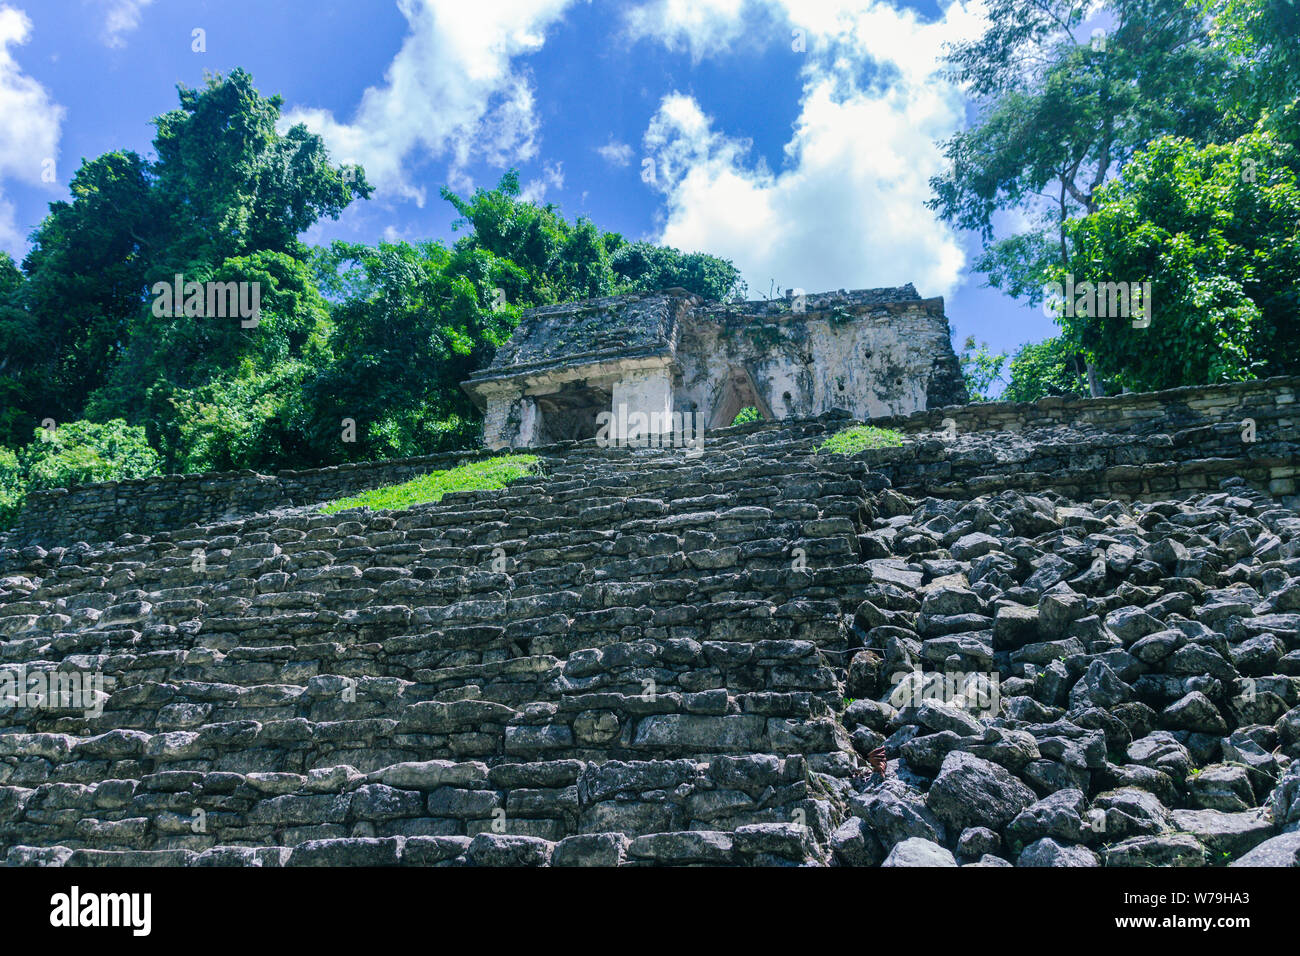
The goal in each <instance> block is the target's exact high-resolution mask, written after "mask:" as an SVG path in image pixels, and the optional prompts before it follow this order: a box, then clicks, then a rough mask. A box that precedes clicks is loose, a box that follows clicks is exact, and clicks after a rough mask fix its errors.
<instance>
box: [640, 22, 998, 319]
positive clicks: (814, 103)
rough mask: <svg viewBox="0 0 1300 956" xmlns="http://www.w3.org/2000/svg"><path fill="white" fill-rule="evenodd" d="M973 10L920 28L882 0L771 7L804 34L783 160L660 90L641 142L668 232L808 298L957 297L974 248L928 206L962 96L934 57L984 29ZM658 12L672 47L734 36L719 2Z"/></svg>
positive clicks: (756, 285) (658, 29) (759, 280)
mask: <svg viewBox="0 0 1300 956" xmlns="http://www.w3.org/2000/svg"><path fill="white" fill-rule="evenodd" d="M752 2H753V0H751V3H747V4H745V5H744V7H745V8H749V7H750V6H752ZM977 4H978V0H964V2H962V0H959V2H954V3H952V4H951V5H950V6H949V7H947V9H946V10H945V11H944V13H943V15H942V16H941V17H940V18H939V19H937V20H933V21H924V20H921V19H920V18H919V17H918V16H917V15H916V13H915V12H914V11H911V10H908V9H900V8H898V7H894V6H892V5H891V4H890V3H888V2H884V0H867V2H858V3H851V2H840V0H797V2H794V0H791V2H790V3H789V5H788V6H787V5H786V4H785V3H784V2H777V0H771V2H769V3H768V8H769V11H771V12H774V15H778V16H779V17H780V18H781V19H783V21H784V26H783V28H782V30H783V32H781V33H779V34H776V35H779V36H783V37H784V36H789V33H790V31H791V30H799V31H801V32H802V36H803V37H804V39H805V41H806V52H805V53H804V54H802V55H803V56H805V57H806V63H805V65H804V66H803V68H802V81H803V89H802V93H801V101H800V110H799V115H798V116H797V118H796V119H795V122H794V126H793V134H792V137H791V138H790V140H789V141H788V142H787V143H786V144H785V155H784V157H783V159H784V161H783V163H782V166H781V168H780V169H779V170H777V171H772V170H769V169H768V168H767V167H766V166H765V165H764V164H763V163H762V162H756V161H753V160H751V159H750V155H751V150H750V144H749V143H748V142H746V141H745V140H743V139H738V138H735V137H731V136H728V135H725V134H724V133H722V132H720V131H719V130H717V129H716V128H715V123H714V122H713V120H712V119H711V118H710V117H709V116H708V115H707V114H706V113H705V112H704V110H703V108H702V107H701V106H700V104H699V102H698V101H697V100H696V99H694V98H693V97H691V96H687V95H683V94H681V93H673V94H670V95H668V96H665V97H664V98H663V100H662V101H661V103H660V106H659V109H658V111H657V112H656V114H655V115H654V117H653V118H652V119H651V121H650V123H649V126H648V127H647V130H646V133H645V140H644V145H645V147H646V151H647V155H648V156H649V157H650V158H651V159H652V160H653V161H654V164H655V165H654V177H653V185H654V186H655V187H656V188H658V189H659V190H660V191H661V192H662V194H663V197H664V205H665V208H664V216H663V220H662V227H661V229H660V232H659V236H658V237H657V238H658V239H659V241H662V242H665V243H668V244H670V245H674V246H678V247H680V248H684V249H701V250H707V251H709V252H712V253H715V254H718V255H723V256H727V257H729V258H731V259H733V260H734V261H735V262H736V264H737V266H739V267H740V268H741V270H742V271H743V273H744V275H745V278H746V280H747V281H748V282H749V285H750V288H751V289H755V290H766V289H767V288H768V285H769V282H770V280H773V279H775V280H776V281H777V282H778V283H780V284H781V285H782V286H784V287H787V288H788V287H798V288H804V289H806V290H808V291H821V290H824V289H835V288H860V287H871V286H879V285H896V284H901V283H903V282H907V281H911V282H914V283H915V284H916V286H917V288H918V290H920V291H921V293H922V294H923V295H937V294H942V295H947V294H950V293H951V292H952V291H953V290H954V289H955V288H956V287H957V285H958V282H959V279H960V276H961V272H962V269H963V267H964V265H965V256H964V253H963V251H962V247H961V243H960V240H959V237H958V236H957V234H956V233H955V232H954V231H953V230H952V229H951V228H950V227H948V226H947V225H946V224H944V223H941V222H939V221H938V220H936V219H935V217H934V215H933V214H932V213H931V212H930V211H929V210H927V209H926V208H925V206H924V203H925V200H926V199H927V198H929V196H930V188H929V179H930V177H931V176H934V175H937V174H938V173H940V172H941V171H942V170H943V168H944V167H943V158H942V155H941V154H940V151H939V148H938V147H937V146H936V141H938V140H941V139H943V138H945V137H947V136H949V135H950V134H951V133H953V132H954V131H955V130H957V129H958V128H959V127H960V125H961V123H962V120H963V111H964V105H965V98H964V96H963V94H962V92H961V91H960V90H959V89H957V88H956V87H955V86H953V85H952V84H950V83H948V82H947V81H945V80H943V79H942V77H940V76H939V75H938V68H939V64H938V59H939V56H940V55H941V53H942V47H943V44H944V43H945V42H952V41H955V40H958V39H962V38H966V37H970V36H974V35H977V34H978V33H979V32H980V31H981V30H982V29H983V22H984V21H983V19H982V14H981V10H980V8H979V7H978V5H977ZM652 6H653V8H654V9H655V10H656V11H657V13H658V15H659V17H660V19H658V20H656V21H654V23H655V26H654V28H653V29H654V31H655V33H654V36H655V37H657V38H658V39H659V40H661V41H662V42H664V43H666V44H668V45H670V46H671V45H673V44H678V45H680V44H683V43H689V42H693V41H692V40H691V39H690V38H692V37H698V36H707V37H712V38H714V40H715V42H717V43H719V44H721V43H722V39H720V38H726V37H729V36H732V34H731V33H729V30H730V29H731V27H729V26H728V24H727V23H725V22H721V21H723V20H725V18H726V17H727V16H731V15H733V14H730V13H729V12H728V11H729V8H730V7H731V6H732V5H731V4H728V3H724V2H723V0H711V2H709V3H706V4H705V5H704V6H702V7H701V6H696V7H694V9H693V12H690V13H686V14H683V15H682V16H681V17H678V18H676V19H675V18H674V11H675V10H676V9H677V8H676V6H675V4H674V3H673V2H672V0H658V2H656V3H654V4H653V5H652ZM701 11H703V14H702V13H701ZM704 14H707V15H708V16H706V17H705V19H703V20H702V19H701V16H702V15H704ZM709 16H711V17H712V18H713V19H708V17H709ZM715 21H719V22H715ZM650 22H651V21H650V20H648V19H647V20H646V21H645V26H644V27H643V30H644V31H649V30H651V27H650V26H649V24H650ZM787 28H788V29H787ZM647 35H649V34H647ZM739 36H741V34H736V35H735V37H733V39H732V40H731V41H730V42H733V43H734V42H740V40H739V39H737V38H738V37H739ZM752 42H755V43H765V42H770V41H769V40H768V39H767V38H766V37H753V38H752ZM702 48H704V47H702ZM718 48H719V49H722V48H724V47H723V46H719V47H718ZM791 55H792V56H793V55H800V54H797V53H794V52H792V54H791ZM643 178H645V177H643Z"/></svg>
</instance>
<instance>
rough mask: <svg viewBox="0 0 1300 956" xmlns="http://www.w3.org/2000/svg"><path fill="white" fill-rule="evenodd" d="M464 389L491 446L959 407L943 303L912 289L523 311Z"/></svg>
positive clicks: (640, 297)
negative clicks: (644, 421)
mask: <svg viewBox="0 0 1300 956" xmlns="http://www.w3.org/2000/svg"><path fill="white" fill-rule="evenodd" d="M464 387H465V389H466V391H468V392H469V394H470V395H471V396H473V398H474V400H475V402H477V403H478V405H479V407H480V408H482V409H483V413H484V425H483V439H484V443H485V444H486V445H487V446H488V447H489V448H504V447H515V448H529V447H537V446H541V445H547V444H551V443H553V442H557V441H566V440H580V439H584V438H591V437H593V436H595V435H596V433H597V427H598V426H597V419H598V417H599V415H600V413H601V412H611V414H615V415H617V412H618V410H619V409H620V407H622V408H623V409H624V411H625V413H632V414H635V413H637V412H640V413H644V414H645V415H646V416H647V418H648V420H649V422H650V423H651V430H652V431H669V430H670V429H669V427H668V425H667V423H669V422H671V421H673V416H674V414H676V415H677V416H679V417H680V416H691V420H692V421H693V422H697V423H698V424H699V426H700V427H704V428H708V429H713V428H722V427H726V426H728V425H730V424H731V423H732V420H733V419H734V418H735V417H736V414H737V413H738V412H739V411H740V410H741V409H744V408H751V407H752V408H756V409H758V412H759V414H760V415H761V416H762V417H763V418H764V419H767V420H780V419H788V418H806V417H810V416H816V415H820V414H822V413H825V412H828V411H830V410H831V409H833V408H840V409H844V410H846V411H848V412H849V413H850V414H851V415H853V416H854V417H855V418H860V419H866V418H877V417H880V416H886V415H905V414H909V413H911V412H916V411H924V410H926V409H929V408H938V407H941V406H944V405H952V404H959V403H963V402H965V401H966V390H965V386H964V385H963V382H962V377H961V371H960V367H959V366H958V363H957V357H956V355H954V354H953V350H952V344H951V342H950V340H949V330H948V320H947V318H946V317H945V316H944V311H943V299H942V298H933V299H923V298H921V297H920V296H919V295H918V294H917V292H916V290H915V289H914V288H913V287H912V286H911V284H908V285H905V286H901V287H898V288H892V289H863V290H858V291H854V292H845V291H843V290H841V291H839V292H825V293H821V294H818V295H807V296H802V295H801V296H798V297H795V296H789V297H787V298H786V299H777V300H769V301H755V302H742V303H733V304H722V303H718V302H706V301H703V300H701V299H700V298H699V297H697V296H694V295H692V294H691V293H689V292H686V291H685V290H683V289H667V290H664V291H661V292H654V293H649V294H633V295H623V296H609V297H606V298H600V299H587V300H585V301H582V302H571V303H566V304H563V305H554V306H546V307H543V308H538V309H530V310H529V311H527V312H526V313H525V314H524V318H523V321H522V322H520V324H519V328H518V329H517V330H516V331H515V334H514V335H513V336H512V337H511V339H510V341H509V342H508V343H507V344H506V345H505V346H504V347H502V348H501V349H500V350H499V351H498V352H497V355H496V358H495V360H494V361H493V362H492V364H491V365H490V366H489V367H488V368H486V369H484V370H483V371H481V372H479V373H477V374H476V375H474V376H473V377H472V378H471V379H470V380H469V381H467V382H465V383H464ZM624 420H625V419H624ZM655 423H658V424H659V427H655Z"/></svg>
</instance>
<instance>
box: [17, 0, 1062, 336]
mask: <svg viewBox="0 0 1300 956" xmlns="http://www.w3.org/2000/svg"><path fill="white" fill-rule="evenodd" d="M982 23H983V21H982V19H981V6H980V0H959V2H956V3H952V4H946V5H940V4H938V3H936V2H934V0H919V2H917V3H915V4H907V3H904V2H902V0H897V2H894V3H891V2H889V0H874V2H873V0H627V2H618V3H615V2H610V0H595V2H588V0H472V2H471V0H395V2H394V0H277V2H275V3H268V2H266V0H0V249H6V250H8V251H10V252H11V253H13V254H14V255H15V257H21V256H22V254H23V253H24V252H25V251H26V248H27V241H26V237H27V236H28V234H29V233H30V232H31V231H32V229H34V228H35V227H36V225H37V224H38V223H39V222H40V219H41V217H42V216H43V215H44V213H45V210H46V207H47V205H48V203H49V202H50V201H52V200H54V199H59V198H64V197H65V196H66V195H67V182H68V180H69V178H70V176H71V175H72V173H73V172H74V171H75V168H76V166H77V165H78V164H79V163H80V161H81V159H82V158H83V157H93V156H97V155H99V154H100V153H103V152H106V151H109V150H112V149H121V148H129V149H134V150H137V151H139V152H142V153H149V152H150V140H151V138H152V132H153V130H152V127H151V126H150V120H151V119H152V118H153V117H154V116H156V115H157V114H159V113H162V112H164V111H166V110H168V109H171V108H173V107H174V106H175V103H176V94H175V86H176V84H178V83H183V84H186V85H190V86H194V85H199V84H201V83H202V81H203V75H204V72H205V71H213V72H227V71H229V70H230V69H232V68H234V67H237V66H242V67H244V68H245V69H247V70H248V71H249V72H251V73H252V74H253V76H254V78H255V79H256V81H257V84H258V87H259V88H260V89H261V90H262V92H263V93H266V94H271V93H278V94H279V95H280V96H282V97H283V99H284V111H285V115H286V122H295V121H297V122H306V123H307V125H308V126H309V127H311V128H312V129H313V130H315V131H317V132H319V133H320V134H321V135H322V136H324V137H325V140H326V142H327V144H328V145H329V147H330V149H331V153H332V154H333V156H334V157H335V158H336V160H338V161H356V162H361V163H363V164H364V165H365V166H366V169H367V173H368V176H369V178H370V179H371V181H372V182H374V183H376V184H377V186H378V191H377V193H376V195H375V197H374V198H373V199H372V200H370V201H369V202H358V203H355V204H354V205H353V207H351V208H350V209H349V210H348V211H347V212H346V213H345V214H344V215H343V217H342V218H341V219H340V220H339V221H337V222H334V221H326V222H324V223H322V224H320V225H318V226H316V227H315V228H313V229H312V230H311V231H310V232H309V233H308V234H307V235H306V236H305V238H306V239H307V240H308V241H310V242H327V241H329V240H331V239H334V238H347V239H352V240H358V241H364V242H376V241H379V240H381V239H393V240H395V239H412V240H414V239H426V238H444V239H448V240H451V239H454V237H455V234H454V233H453V232H452V231H451V222H452V220H453V218H454V214H453V210H452V209H451V207H450V206H449V205H447V204H446V203H445V202H443V201H442V200H441V199H440V198H439V196H438V189H439V187H440V186H442V185H443V184H448V185H451V186H452V188H454V189H457V190H460V191H469V190H472V189H473V188H474V187H475V186H491V185H494V184H495V183H496V181H497V180H498V178H499V177H500V175H501V173H502V172H503V171H504V170H505V169H507V168H509V167H511V166H514V167H516V168H518V169H519V170H520V174H521V179H522V180H523V182H524V184H525V188H526V192H527V194H528V195H529V196H530V197H533V198H536V199H539V200H542V201H546V202H554V203H556V204H558V205H559V206H560V207H561V209H562V210H563V211H564V212H565V213H566V214H567V215H569V216H570V217H572V216H576V215H586V216H590V217H591V218H592V219H593V220H594V221H595V222H596V223H597V224H598V225H600V226H601V227H602V228H604V229H611V230H617V231H619V232H621V233H623V234H624V235H626V236H628V237H629V238H633V239H642V238H644V239H650V240H653V241H658V242H666V243H669V244H671V245H675V246H677V247H679V248H682V249H685V250H687V251H692V250H696V249H699V250H703V251H706V252H712V253H715V254H718V255H724V256H727V257H730V258H731V259H733V260H734V261H735V262H736V264H737V265H738V266H740V267H741V269H742V270H743V271H744V274H745V277H746V279H747V281H748V282H749V287H750V295H751V297H760V296H762V295H765V294H767V293H768V291H769V288H770V287H771V286H772V284H773V283H775V285H776V287H777V288H791V287H795V288H802V289H805V290H806V291H809V292H817V291H823V290H826V289H835V288H864V287H871V286H881V285H899V284H902V283H904V282H913V283H914V284H915V285H916V287H917V289H918V290H919V291H920V292H921V294H922V295H926V296H930V295H942V296H944V297H945V299H946V302H947V311H948V316H949V320H950V322H951V323H952V325H953V326H954V328H955V329H956V332H957V334H958V336H961V337H964V336H966V335H969V334H974V335H975V336H976V337H977V338H978V339H980V340H987V341H988V342H989V343H990V345H991V346H992V347H993V348H994V349H997V350H1012V349H1014V348H1015V347H1016V346H1018V345H1019V344H1021V343H1023V342H1026V341H1038V340H1041V339H1043V338H1045V337H1047V336H1049V335H1051V334H1052V331H1053V326H1052V323H1051V321H1050V320H1049V319H1047V318H1045V317H1043V316H1042V314H1041V313H1040V312H1039V311H1038V310H1036V309H1030V308H1027V307H1025V306H1023V305H1020V304H1019V303H1017V302H1015V301H1013V300H1011V299H1009V298H1007V297H1005V296H1003V295H1001V294H1000V293H998V292H996V291H995V290H991V289H986V288H982V283H983V279H982V277H981V276H980V275H978V274H975V273H972V271H971V270H970V263H971V262H972V261H973V260H974V258H975V257H976V256H977V255H978V253H979V250H980V243H979V240H978V237H976V236H973V235H969V234H964V233H960V232H956V231H954V230H952V229H950V228H949V227H948V226H946V225H944V224H942V223H939V222H937V221H936V220H935V218H934V216H933V214H932V213H930V212H929V211H928V210H927V209H925V207H924V205H923V203H924V201H925V199H926V198H928V196H929V189H928V185H927V184H928V180H929V177H930V176H932V175H934V174H935V173H937V172H938V171H939V170H940V169H941V168H942V164H941V158H940V156H939V152H938V149H937V147H936V145H935V143H936V141H937V140H939V139H942V138H943V137H945V136H948V135H950V134H951V133H952V132H953V131H954V130H956V129H958V128H960V126H961V124H962V123H964V122H965V121H967V120H968V118H969V114H970V105H969V103H968V102H967V100H966V98H965V97H964V95H963V94H962V92H961V91H960V90H959V89H957V88H955V87H954V86H952V85H951V84H949V83H948V82H947V81H945V80H944V79H943V78H942V77H940V76H939V75H938V73H937V70H938V67H939V63H938V57H939V54H940V52H941V50H942V45H943V43H944V42H951V41H953V40H958V39H962V38H965V37H970V36H974V35H977V34H978V33H979V32H980V31H981V29H982ZM196 30H197V31H202V32H201V33H199V34H196V33H195V31H196ZM195 46H202V47H204V49H202V50H197V51H196V50H195V49H194V47H195ZM51 178H52V179H53V181H49V180H51Z"/></svg>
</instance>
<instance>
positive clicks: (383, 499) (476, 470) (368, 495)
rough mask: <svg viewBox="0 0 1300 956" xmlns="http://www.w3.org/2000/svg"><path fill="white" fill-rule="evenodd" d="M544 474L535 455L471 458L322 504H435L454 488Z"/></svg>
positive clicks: (337, 507) (336, 507)
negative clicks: (444, 467)
mask: <svg viewBox="0 0 1300 956" xmlns="http://www.w3.org/2000/svg"><path fill="white" fill-rule="evenodd" d="M538 474H541V469H540V467H539V465H538V463H537V456H536V455H502V456H501V457H499V458H485V459H483V460H482V461H470V462H466V463H465V464H463V465H458V466H457V467H455V468H448V469H446V470H444V471H431V472H429V473H428V474H427V475H421V476H420V477H419V478H412V479H411V480H410V481H404V482H402V483H401V484H400V485H387V486H385V487H383V488H372V489H371V490H370V491H363V492H361V494H359V495H351V496H349V497H347V498H339V499H337V500H336V501H331V502H330V503H329V504H327V505H324V506H322V508H321V511H323V512H324V513H325V514H327V515H328V514H334V513H335V512H336V511H344V510H346V509H348V508H374V509H375V510H377V511H380V510H396V509H400V508H409V507H411V506H412V505H423V504H432V503H433V502H436V501H440V500H442V496H443V495H445V494H447V493H448V492H452V491H491V490H493V489H496V488H504V487H505V486H506V485H508V484H510V482H512V481H514V480H515V479H516V478H523V477H525V476H526V475H538Z"/></svg>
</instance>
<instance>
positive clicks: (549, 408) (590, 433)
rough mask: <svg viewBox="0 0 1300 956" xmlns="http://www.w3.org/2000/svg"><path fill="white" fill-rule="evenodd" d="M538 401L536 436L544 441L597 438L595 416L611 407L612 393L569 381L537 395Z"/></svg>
mask: <svg viewBox="0 0 1300 956" xmlns="http://www.w3.org/2000/svg"><path fill="white" fill-rule="evenodd" d="M535 401H536V402H537V419H538V420H537V439H538V441H539V443H540V444H544V445H545V444H549V443H551V442H557V441H584V440H585V439H588V438H595V437H596V429H597V423H596V416H597V415H599V414H600V413H601V412H607V411H609V410H610V407H611V404H612V402H613V396H612V394H611V393H610V391H609V390H608V389H602V388H593V387H591V386H588V385H585V384H584V385H566V386H565V387H564V388H562V389H560V390H559V391H558V392H552V393H551V394H550V395H538V396H537V397H536V399H535Z"/></svg>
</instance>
